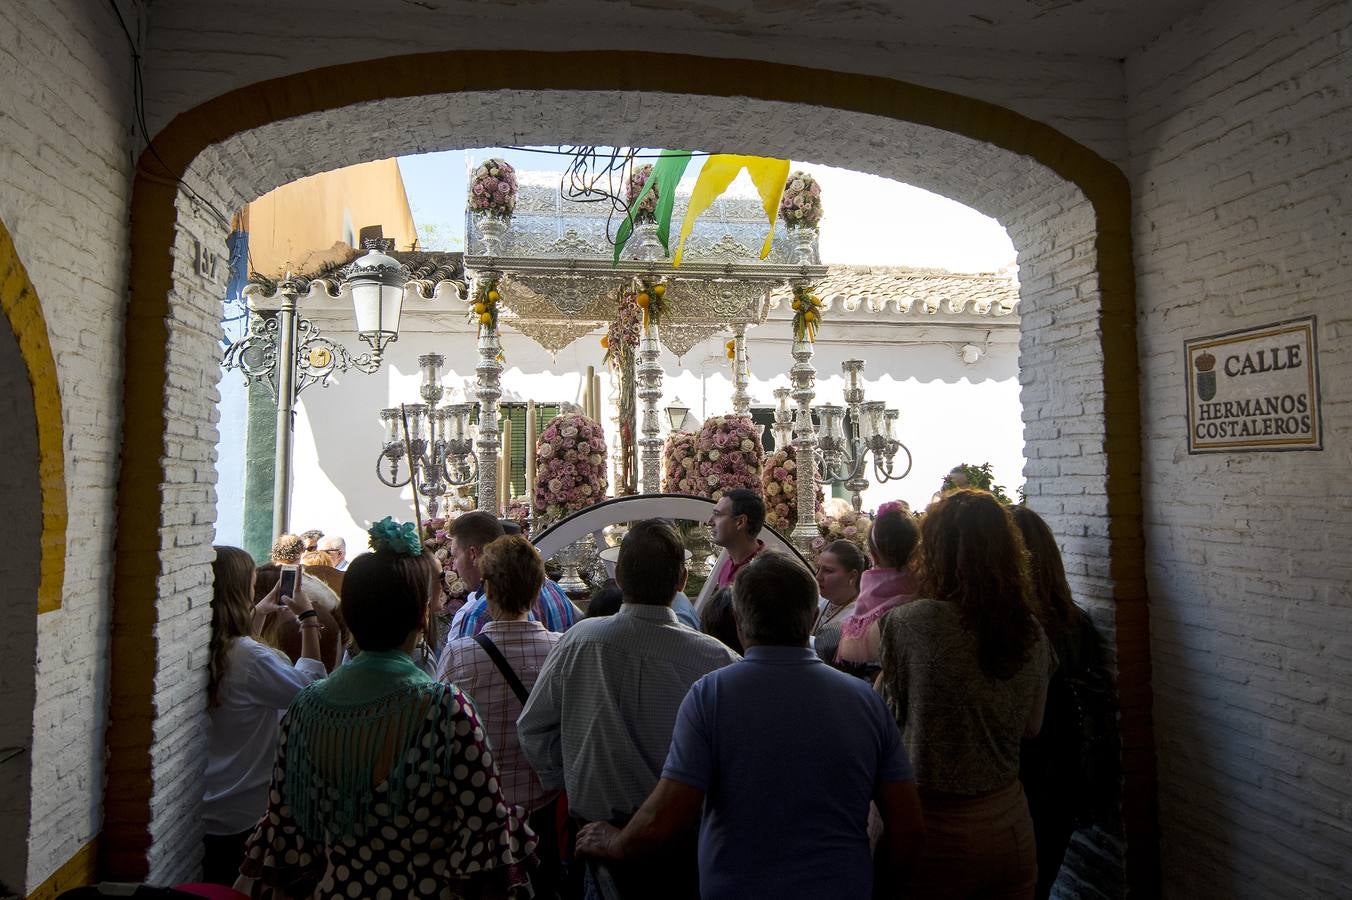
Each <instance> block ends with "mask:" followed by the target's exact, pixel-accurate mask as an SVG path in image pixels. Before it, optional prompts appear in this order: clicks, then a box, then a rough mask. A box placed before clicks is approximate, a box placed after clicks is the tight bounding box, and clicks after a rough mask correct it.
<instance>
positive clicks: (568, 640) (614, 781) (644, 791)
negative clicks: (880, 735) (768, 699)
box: [517, 519, 896, 900]
mask: <svg viewBox="0 0 1352 900" xmlns="http://www.w3.org/2000/svg"><path fill="white" fill-rule="evenodd" d="M685 578H686V571H685V548H684V547H683V546H682V545H681V539H680V536H679V535H678V534H677V533H676V530H675V529H674V528H672V527H671V525H670V524H669V523H667V522H663V521H660V520H658V519H646V520H644V521H641V522H636V523H634V525H633V526H632V527H630V529H629V531H628V533H627V534H625V536H624V540H623V541H622V542H621V543H620V558H619V562H618V563H617V564H616V567H615V580H616V581H617V582H618V583H619V586H620V591H621V592H622V593H623V595H624V602H623V603H622V604H621V605H620V609H619V611H618V612H616V613H615V614H614V615H612V616H604V617H601V618H594V619H584V620H582V621H581V622H578V623H577V624H576V625H574V626H573V627H572V628H570V629H569V630H568V632H567V633H566V634H564V636H563V638H562V639H561V640H560V641H559V642H558V644H556V645H555V647H554V649H553V650H552V651H550V654H549V658H548V659H546V660H545V664H544V666H543V667H542V668H541V669H540V674H539V676H538V677H537V678H536V680H535V685H534V687H532V688H531V692H530V698H529V699H528V700H527V701H526V705H525V707H524V708H523V709H522V711H521V717H520V718H519V719H517V732H518V734H519V736H520V738H521V749H522V751H523V752H524V753H525V755H526V758H527V759H528V760H529V761H530V764H531V766H532V767H533V768H534V769H535V773H536V774H537V775H539V776H540V783H541V784H543V785H544V787H545V788H546V789H550V790H553V789H560V788H561V789H563V790H564V791H565V792H566V793H567V795H568V808H569V811H570V812H571V813H572V814H573V816H574V817H575V818H577V819H579V820H582V821H584V822H611V823H615V824H623V823H624V822H625V821H627V820H628V818H629V816H630V815H632V814H633V812H634V810H636V809H638V808H639V805H640V804H641V803H643V801H644V798H646V797H647V796H648V795H649V793H650V792H651V791H652V790H653V786H654V785H656V784H657V782H658V779H659V778H660V777H661V775H662V763H663V761H664V760H665V759H666V758H667V750H668V748H669V747H670V745H671V728H672V724H673V723H674V722H675V721H676V713H677V710H679V709H680V707H681V702H682V701H683V700H684V698H685V696H686V692H687V691H688V690H690V686H691V685H692V684H694V683H695V682H696V681H697V680H698V679H699V678H701V677H702V676H704V675H707V674H708V673H709V672H712V671H714V670H715V669H718V668H721V667H723V666H726V665H728V664H730V663H734V662H736V661H737V660H738V659H739V658H740V657H738V656H737V654H736V653H733V652H732V651H731V650H729V649H728V648H727V647H725V646H724V645H723V644H722V643H721V642H719V641H717V640H715V639H714V638H711V637H709V636H708V635H706V634H701V633H699V632H698V631H692V630H691V629H689V628H687V627H686V626H684V625H682V624H680V622H678V621H677V619H676V614H675V613H674V612H672V609H671V603H672V599H673V598H674V597H675V596H676V593H677V592H678V591H680V590H681V588H683V587H685ZM814 602H815V600H814ZM893 730H894V731H895V730H896V726H895V725H894V726H893ZM693 824H694V823H693V822H691V823H690V825H691V826H693ZM694 850H695V847H694V829H693V827H691V828H688V829H687V834H682V835H679V836H675V835H674V836H673V840H671V841H669V842H668V843H667V845H666V846H665V847H664V848H663V853H662V856H663V858H662V859H661V860H659V861H657V862H655V863H654V864H652V865H647V866H617V867H613V868H610V869H609V870H608V871H609V874H610V876H611V877H613V878H614V880H615V882H616V883H617V885H618V886H619V888H620V894H621V895H622V896H625V897H643V898H649V900H658V898H667V897H688V896H692V895H693V894H697V893H698V891H697V890H696V888H695V885H694V881H695V852H694ZM592 888H595V883H593V884H592Z"/></svg>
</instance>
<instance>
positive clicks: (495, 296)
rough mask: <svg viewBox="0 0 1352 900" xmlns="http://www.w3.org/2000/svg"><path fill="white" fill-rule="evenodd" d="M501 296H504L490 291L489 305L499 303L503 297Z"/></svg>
mask: <svg viewBox="0 0 1352 900" xmlns="http://www.w3.org/2000/svg"><path fill="white" fill-rule="evenodd" d="M501 296H502V295H501V294H499V293H498V292H497V291H489V292H488V302H489V303H497V302H498V298H499V297H501Z"/></svg>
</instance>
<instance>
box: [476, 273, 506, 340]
mask: <svg viewBox="0 0 1352 900" xmlns="http://www.w3.org/2000/svg"><path fill="white" fill-rule="evenodd" d="M501 299H502V295H501V294H499V293H498V280H497V278H495V277H493V276H491V275H490V276H488V277H487V278H480V279H478V280H476V281H475V283H474V303H473V304H472V305H471V306H470V312H469V321H470V322H472V323H474V324H476V325H478V326H479V330H480V331H483V330H484V329H485V328H488V329H493V328H497V327H498V301H499V300H501Z"/></svg>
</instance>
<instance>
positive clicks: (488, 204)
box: [467, 158, 516, 218]
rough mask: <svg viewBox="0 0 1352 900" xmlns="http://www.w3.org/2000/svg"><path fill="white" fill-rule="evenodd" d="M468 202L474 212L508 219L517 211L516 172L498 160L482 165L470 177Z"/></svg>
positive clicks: (485, 162)
mask: <svg viewBox="0 0 1352 900" xmlns="http://www.w3.org/2000/svg"><path fill="white" fill-rule="evenodd" d="M467 202H468V205H469V208H470V209H471V210H472V211H474V212H480V213H487V214H488V215H491V216H499V217H501V218H507V217H508V216H510V215H511V214H512V211H513V210H514V209H516V170H515V169H513V168H512V167H511V165H510V164H508V163H507V162H506V161H505V160H501V159H497V158H494V159H488V160H485V161H484V162H482V163H480V164H479V167H478V168H477V169H475V170H474V174H473V175H472V176H470V180H469V198H468V201H467Z"/></svg>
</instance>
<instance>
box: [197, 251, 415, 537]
mask: <svg viewBox="0 0 1352 900" xmlns="http://www.w3.org/2000/svg"><path fill="white" fill-rule="evenodd" d="M407 280H408V279H407V275H406V273H405V272H404V269H403V266H401V265H400V263H399V261H398V260H396V259H394V258H393V257H391V256H388V255H386V254H385V253H384V252H382V251H381V250H379V249H371V250H370V251H369V252H367V253H366V254H365V255H364V256H362V257H360V258H359V259H357V260H356V261H355V262H353V263H352V265H351V266H350V267H349V268H348V272H347V276H346V278H345V279H344V280H343V282H342V288H343V289H345V290H347V291H348V292H349V294H350V296H351V297H352V307H353V313H354V315H355V318H356V323H357V336H358V337H359V338H360V339H361V340H362V341H364V342H366V343H367V344H368V345H370V348H371V349H370V350H368V351H367V352H365V353H363V354H361V355H360V356H354V355H353V354H352V353H351V352H350V351H348V349H347V348H346V347H344V346H343V345H342V344H338V343H336V342H334V341H333V340H331V339H329V338H327V337H324V336H323V335H321V334H320V333H319V329H318V328H317V327H315V325H314V323H313V322H311V321H310V320H309V319H306V318H305V317H304V316H302V315H300V313H299V311H298V308H297V307H298V299H299V297H300V294H301V291H302V282H301V281H300V280H299V279H296V278H293V277H292V275H291V273H289V272H288V273H287V274H286V277H285V278H283V279H282V280H281V281H279V282H278V283H277V284H276V285H275V287H274V288H273V290H272V291H271V292H270V293H269V294H268V295H266V296H262V297H260V298H259V299H260V300H262V301H264V302H263V303H257V304H255V303H254V302H253V299H252V297H253V296H257V295H258V294H259V293H261V292H259V291H255V290H254V287H255V286H253V285H251V286H250V287H249V288H247V289H246V294H249V295H251V299H250V306H251V307H252V308H253V315H251V316H250V320H249V333H248V334H247V335H245V336H244V337H243V338H241V339H239V340H238V341H235V342H234V343H233V344H231V345H230V346H229V347H227V348H226V350H225V354H224V358H223V360H222V362H221V365H222V367H223V368H226V369H239V370H240V371H241V372H242V373H243V374H244V380H245V382H246V383H248V384H253V383H254V382H256V381H266V382H267V383H268V384H270V385H271V386H272V387H273V389H274V390H275V392H276V399H277V437H276V445H275V454H274V463H273V465H274V468H273V487H272V496H273V501H272V530H273V534H274V536H275V535H278V534H282V533H284V532H286V531H287V530H288V528H289V526H290V520H291V458H292V432H293V428H294V419H295V406H296V398H297V397H299V396H300V393H301V391H303V390H305V389H306V388H307V387H309V386H310V385H312V384H316V383H318V384H320V385H321V386H324V387H327V386H328V385H329V379H330V378H331V377H332V376H333V375H334V373H336V372H347V371H349V370H351V369H355V370H356V371H358V372H364V373H366V374H368V375H369V374H371V373H373V372H375V371H377V370H378V369H379V368H380V364H381V362H382V361H383V359H384V351H385V347H386V345H388V344H390V343H392V342H394V341H396V340H398V339H399V317H400V313H401V312H402V310H403V304H404V286H405V284H406V283H407ZM267 301H276V303H277V306H276V307H273V308H271V309H269V308H268V304H267ZM267 313H272V314H271V315H268V314H267Z"/></svg>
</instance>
